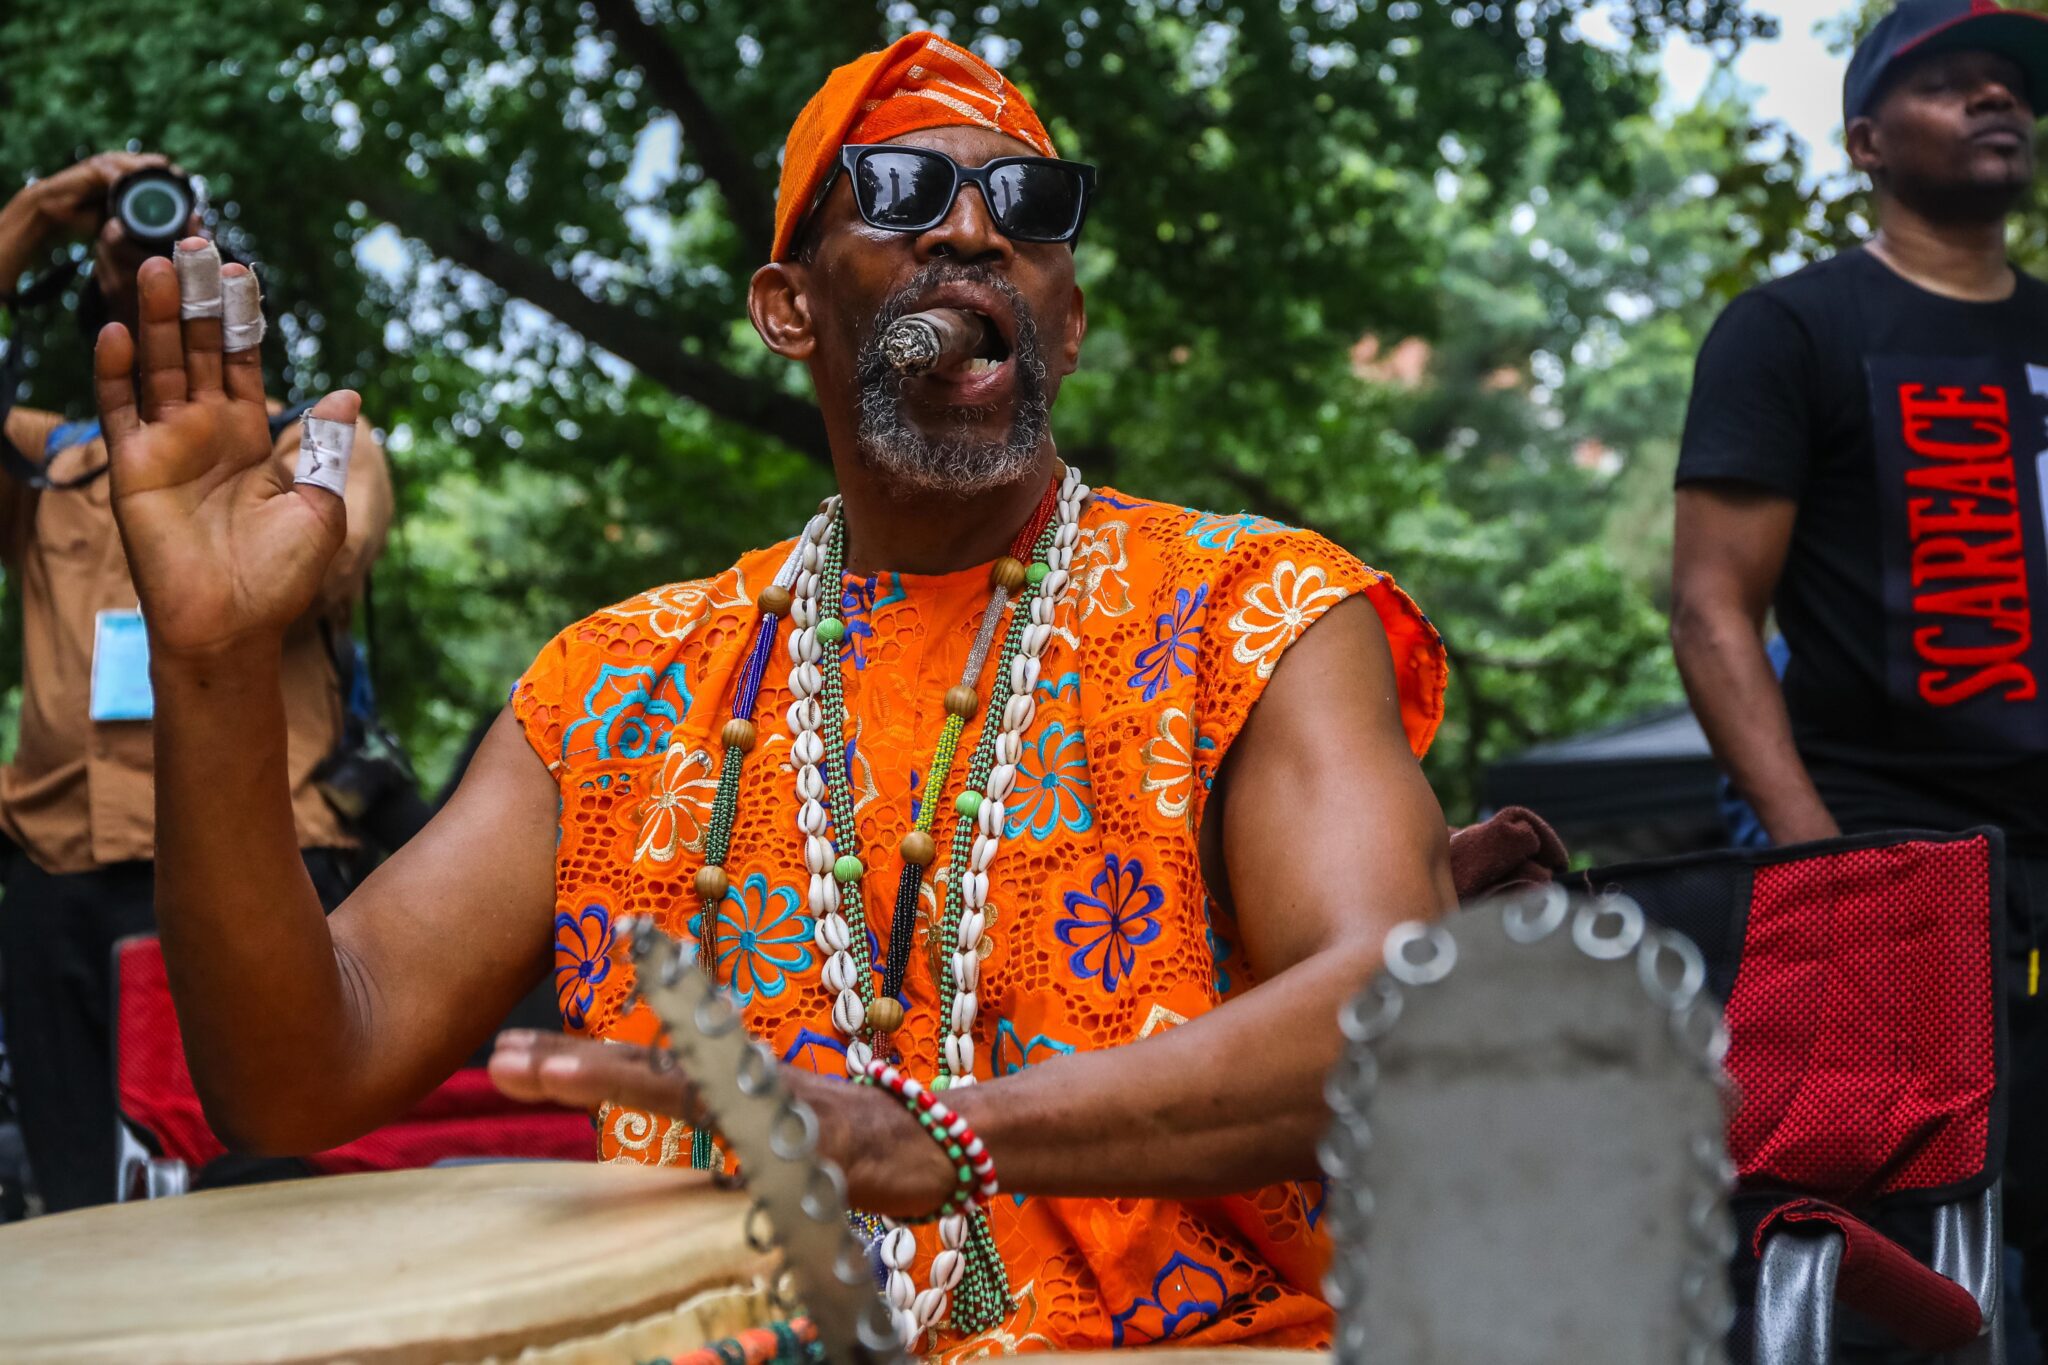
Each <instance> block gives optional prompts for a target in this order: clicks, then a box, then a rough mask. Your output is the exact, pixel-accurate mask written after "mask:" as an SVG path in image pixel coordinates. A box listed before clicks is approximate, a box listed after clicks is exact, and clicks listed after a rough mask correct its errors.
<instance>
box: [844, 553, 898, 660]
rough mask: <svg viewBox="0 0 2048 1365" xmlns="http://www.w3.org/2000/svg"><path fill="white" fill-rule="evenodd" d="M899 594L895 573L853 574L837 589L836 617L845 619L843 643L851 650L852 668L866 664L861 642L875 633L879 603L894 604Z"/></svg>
mask: <svg viewBox="0 0 2048 1365" xmlns="http://www.w3.org/2000/svg"><path fill="white" fill-rule="evenodd" d="M885 579H886V580H887V581H888V585H889V586H888V589H887V591H886V592H885V591H884V590H883V587H882V583H883V580H885ZM903 598H904V592H903V580H902V579H901V578H899V577H897V576H896V575H895V574H875V575H874V576H873V577H870V578H857V579H855V580H853V582H852V583H850V584H849V585H847V587H846V589H845V590H844V591H843V592H841V593H840V596H839V617H840V619H841V620H842V621H844V622H846V647H847V648H848V649H849V650H851V651H852V653H853V667H854V670H855V671H856V672H858V671H860V670H862V669H865V668H866V667H867V666H868V657H867V652H866V651H865V650H864V649H863V648H862V644H863V643H864V642H865V641H868V640H872V639H874V637H875V627H874V618H875V613H876V612H878V611H880V610H881V609H882V608H883V607H888V606H894V605H895V604H896V603H898V602H901V601H902V600H903Z"/></svg>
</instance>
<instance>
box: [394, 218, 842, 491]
mask: <svg viewBox="0 0 2048 1365" xmlns="http://www.w3.org/2000/svg"><path fill="white" fill-rule="evenodd" d="M355 197H356V198H358V199H360V200H362V202H363V203H364V204H366V205H367V206H368V207H369V209H370V211H371V212H373V213H375V214H376V215H377V216H379V217H380V218H384V219H386V220H388V221H389V222H391V223H392V224H394V225H395V226H396V227H397V228H398V229H399V230H400V231H402V232H404V233H405V234H406V235H407V236H410V237H413V238H415V239H417V240H418V241H420V242H423V243H425V245H426V246H427V248H428V249H429V250H431V251H433V252H434V253H435V254H436V255H439V256H443V257H446V258H447V259H448V260H451V261H453V262H455V263H456V264H457V265H460V266H463V267H464V268H466V269H469V270H473V271H475V272H476V273H477V274H479V275H481V276H483V277H484V278H485V279H487V280H489V281H490V282H491V283H492V284H495V285H497V286H498V287H499V288H500V289H503V290H504V291H505V292H506V293H508V294H512V295H515V296H517V297H519V298H522V299H525V300H526V301H527V302H528V303H531V304H533V305H534V306H535V307H536V308H540V309H543V310H544V311H546V312H548V313H550V314H552V315H553V316H554V317H555V319H556V320H557V321H558V322H560V323H562V324H563V325H564V326H566V327H568V328H570V329H571V330H572V331H575V332H577V333H579V334H580V335H581V336H582V337H583V338H584V339H585V340H587V341H589V342H590V343H591V344H592V345H595V346H602V347H603V348H604V349H605V350H607V351H610V352H611V353H612V354H613V355H616V356H617V357H619V359H621V360H623V361H625V362H626V363H627V364H629V365H631V366H633V367H634V368H635V369H637V370H639V371H640V372H641V373H642V374H644V375H646V376H647V377H648V378H649V379H652V380H653V381H654V382H655V383H657V384H660V385H661V386H662V387H664V388H666V389H668V390H669V391H670V392H672V393H674V394H676V395H677V396H678V397H680V398H687V399H689V400H690V401H692V402H694V403H697V404H699V405H700V406H702V407H703V408H704V409H705V410H706V411H707V412H710V413H712V414H714V415H715V416H718V417H723V418H725V419H726V420H728V421H731V422H737V423H739V424H740V425H742V426H747V427H751V428H753V429H754V430H755V431H758V432H760V433H762V434H763V435H766V436H771V437H773V438H774V439H776V440H778V441H781V442H782V443H783V444H784V445H787V446H789V447H790V448H791V449H793V450H796V451H798V452H800V453H802V454H804V455H807V456H809V457H810V458H811V459H813V460H816V461H817V462H818V463H820V464H823V465H825V466H826V467H828V468H829V467H830V466H831V463H832V452H831V447H830V446H829V445H828V444H827V442H826V440H825V423H824V419H823V418H822V417H820V416H819V415H818V410H817V409H816V408H815V407H813V406H812V405H810V404H809V403H806V402H804V401H802V400H801V399H798V398H794V397H792V396H791V395H790V394H788V393H787V392H785V391H784V390H782V389H781V388H779V387H777V386H776V385H774V384H771V383H769V382H768V381H766V380H763V379H757V378H754V377H752V376H750V375H743V374H739V373H737V372H735V371H733V370H731V369H728V368H727V367H725V366H724V365H721V364H719V363H718V362H716V361H713V360H706V359H705V358H703V357H702V356H695V355H691V354H690V353H689V352H687V351H685V350H684V349H683V348H682V347H681V346H680V345H679V344H678V340H677V337H676V334H675V329H674V328H673V327H672V326H667V325H664V324H663V323H661V322H660V321H658V320H657V319H654V318H647V317H642V316H640V315H639V314H638V313H635V312H634V311H633V310H631V309H630V308H624V307H621V306H620V305H618V304H614V303H606V302H604V301H602V300H600V299H594V298H592V297H590V295H588V294H586V293H584V292H583V291H582V290H581V289H579V288H577V287H576V285H575V284H574V283H572V282H570V281H569V280H565V279H563V278H562V277H561V276H559V275H557V274H556V273H555V272H554V271H553V270H552V269H550V268H549V266H548V265H547V264H546V262H543V261H538V260H535V259H533V258H532V257H530V256H526V255H523V254H521V253H520V252H517V251H514V250H513V249H512V248H511V247H508V246H506V245H505V244H504V243H503V242H499V241H495V240H493V239H492V238H490V237H489V236H487V235H485V234H484V233H483V232H482V231H480V230H479V229H478V228H476V227H475V226H474V225H472V224H469V223H464V222H461V221H459V220H457V219H454V218H452V217H450V216H449V215H447V214H445V213H443V212H441V211H440V210H439V209H438V208H437V207H436V205H435V204H434V202H433V201H432V200H430V199H428V198H427V197H426V196H424V195H419V194H415V193H412V192H410V191H406V190H396V189H390V188H378V189H364V188H362V187H361V186H358V187H356V190H355Z"/></svg>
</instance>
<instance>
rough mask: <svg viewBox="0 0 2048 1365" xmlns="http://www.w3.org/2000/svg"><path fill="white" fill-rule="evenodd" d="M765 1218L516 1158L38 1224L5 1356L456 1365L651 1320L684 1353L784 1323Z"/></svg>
mask: <svg viewBox="0 0 2048 1365" xmlns="http://www.w3.org/2000/svg"><path fill="white" fill-rule="evenodd" d="M746 1209H747V1201H746V1197H745V1196H744V1195H742V1194H739V1193H736V1192H729V1191H722V1190H718V1189H715V1188H713V1187H712V1185H711V1184H710V1182H709V1178H708V1177H707V1176H706V1175H705V1174H703V1173H701V1172H695V1171H674V1170H646V1169H642V1168H638V1167H633V1168H627V1167H621V1166H600V1165H595V1164H592V1165H584V1164H581V1163H556V1162H517V1163H507V1164H498V1165H480V1166H463V1167H452V1168H443V1169H436V1170H421V1171H394V1172H380V1173H378V1174H374V1175H347V1176H335V1177H328V1178H323V1179H316V1180H299V1181H291V1182H288V1183H284V1184H276V1185H257V1186H249V1187H246V1188H242V1189H229V1190H217V1191H211V1192H208V1193H204V1194H192V1195H184V1196H181V1197H178V1198H174V1199H163V1200H158V1201H154V1202H151V1203H146V1204H124V1205H113V1206H109V1207H105V1208H97V1209H89V1210H85V1211H82V1212H79V1213H70V1214H62V1215H58V1216H55V1217H49V1218H38V1219H32V1220H30V1221H28V1222H26V1223H20V1224H15V1225H12V1226H9V1227H7V1228H4V1229H0V1305H5V1309H4V1311H0V1360H6V1361H10V1362H14V1363H15V1365H30V1363H31V1362H35V1363H37V1365H41V1363H42V1362H51V1363H52V1365H54V1362H58V1361H63V1362H65V1365H93V1363H95V1362H109V1363H111V1362H123V1363H124V1365H127V1363H129V1362H134V1361H143V1360H146V1361H151V1362H154V1363H155V1365H230V1363H231V1362H245V1361H246V1362H257V1361H261V1362H285V1361H328V1360H350V1361H363V1362H371V1361H374V1362H378V1365H399V1363H403V1365H413V1363H414V1362H419V1363H420V1365H427V1363H429V1362H431V1363H432V1365H443V1363H444V1362H454V1361H464V1362H467V1361H482V1360H487V1359H490V1358H492V1357H495V1356H506V1357H510V1356H517V1355H518V1354H519V1353H520V1352H521V1351H522V1350H524V1349H527V1348H531V1347H554V1346H560V1345H562V1344H563V1343H572V1342H579V1341H587V1340H588V1339H591V1338H597V1337H605V1336H606V1335H607V1334H612V1335H613V1336H615V1337H623V1336H627V1335H633V1336H636V1337H638V1336H640V1335H643V1334H637V1333H634V1332H633V1331H632V1328H633V1325H634V1324H645V1323H646V1321H647V1320H649V1319H658V1320H660V1322H659V1323H657V1324H656V1325H658V1326H663V1327H664V1329H665V1330H662V1331H660V1332H659V1333H658V1334H657V1335H659V1336H661V1337H662V1338H664V1345H663V1347H662V1349H661V1351H660V1352H659V1353H664V1354H665V1353H669V1352H680V1351H683V1350H688V1349H691V1348H692V1347H695V1346H698V1345H701V1344H703V1343H704V1341H706V1340H711V1339H715V1338H717V1337H719V1336H723V1335H727V1334H729V1333H731V1332H734V1331H738V1330H741V1329H743V1328H746V1327H750V1326H759V1325H760V1324H761V1323H762V1322H763V1321H765V1320H766V1317H767V1314H768V1310H767V1307H766V1299H767V1295H766V1286H767V1283H768V1280H769V1278H770V1276H771V1275H772V1272H773V1268H774V1259H773V1257H772V1256H762V1255H760V1254H758V1253H755V1252H752V1251H749V1250H748V1249H747V1244H746V1238H745V1233H744V1220H745V1216H746ZM679 1308H680V1309H682V1310H683V1311H682V1312H681V1313H678V1311H677V1310H678V1309H679ZM622 1329H623V1330H622ZM693 1338H694V1339H693ZM639 1344H640V1343H639V1340H637V1339H636V1340H634V1341H633V1342H632V1344H631V1345H625V1344H624V1342H623V1341H621V1345H622V1348H623V1349H622V1350H621V1351H620V1353H619V1355H618V1357H617V1358H621V1359H627V1360H630V1359H633V1358H634V1357H635V1355H641V1356H643V1357H644V1356H645V1355H646V1354H648V1353H647V1352H645V1351H642V1350H639V1349H638V1347H639ZM562 1357H563V1358H565V1359H579V1360H601V1359H606V1358H607V1355H606V1354H605V1353H603V1352H592V1351H590V1350H587V1349H582V1348H573V1347H572V1348H565V1350H564V1351H563V1353H562Z"/></svg>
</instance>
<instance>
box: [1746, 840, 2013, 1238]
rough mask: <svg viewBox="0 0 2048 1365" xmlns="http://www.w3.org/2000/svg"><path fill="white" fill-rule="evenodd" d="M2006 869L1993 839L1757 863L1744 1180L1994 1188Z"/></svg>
mask: <svg viewBox="0 0 2048 1365" xmlns="http://www.w3.org/2000/svg"><path fill="white" fill-rule="evenodd" d="M1991 862H1992V860H1991V846H1990V840H1989V839H1987V838H1985V837H1984V836H1981V835H1980V836H1977V837H1975V838H1969V839H1960V840H1940V841H1936V840H1909V841H1902V842H1896V843H1891V844H1887V845H1884V846H1879V847H1867V848H1857V849H1850V850H1845V851H1842V852H1836V853H1829V854H1824V855H1821V856H1815V857H1804V858H1797V859H1794V860H1790V861H1784V862H1779V863H1775V864H1771V865H1766V866H1761V867H1758V868H1757V869H1756V876H1755V882H1754V889H1753V893H1752V896H1751V901H1750V908H1749V919H1748V925H1747V927H1746V930H1745V933H1744V941H1743V949H1742V959H1741V966H1740V969H1739V970H1738V971H1737V973H1736V977H1735V984H1734V989H1733V991H1732V992H1731V993H1730V996H1729V1000H1728V1009H1727V1023H1728V1033H1729V1039H1730V1046H1729V1050H1728V1059H1727V1067H1728V1074H1729V1075H1730V1076H1732V1077H1734V1078H1735V1081H1736V1083H1737V1085H1738V1086H1739V1087H1740V1088H1741V1093H1742V1104H1741V1107H1740V1108H1739V1109H1738V1110H1737V1111H1736V1114H1735V1116H1734V1120H1733V1122H1732V1123H1731V1124H1730V1126H1729V1132H1728V1146H1729V1155H1730V1156H1731V1157H1732V1158H1733V1159H1734V1161H1735V1163H1736V1168H1737V1170H1738V1171H1739V1172H1740V1176H1741V1180H1742V1183H1743V1184H1745V1185H1751V1186H1754V1185H1758V1184H1764V1185H1770V1186H1779V1187H1790V1188H1793V1189H1799V1190H1806V1191H1810V1192H1812V1193H1814V1194H1816V1195H1820V1196H1822V1197H1825V1198H1828V1199H1831V1200H1834V1201H1836V1202H1840V1203H1846V1204H1850V1205H1861V1204H1862V1203H1863V1202H1864V1201H1866V1200H1869V1199H1874V1198H1877V1197H1880V1196H1883V1195H1887V1194H1895V1193H1899V1192H1901V1191H1908V1190H1922V1191H1926V1190H1941V1189H1947V1188H1951V1187H1966V1186H1968V1185H1969V1184H1970V1183H1971V1182H1973V1181H1974V1182H1977V1183H1978V1184H1980V1185H1981V1183H1982V1179H1983V1178H1984V1176H1985V1172H1986V1169H1987V1165H1988V1163H1989V1162H1990V1160H1991V1145H1990V1144H1991V1140H1992V1128H1993V1124H1992V1114H1993V1103H1994V1099H1995V1097H1996V1090H1997V1018H1996V1013H1995V1011H1996V1008H1997V1006H1996V997H1995V990H1996V986H1995V979H1994V975H1993V968H1994V962H1993V943H1994V934H1995V927H1994V921H1993V919H1992V911H1993V907H1992V902H1991Z"/></svg>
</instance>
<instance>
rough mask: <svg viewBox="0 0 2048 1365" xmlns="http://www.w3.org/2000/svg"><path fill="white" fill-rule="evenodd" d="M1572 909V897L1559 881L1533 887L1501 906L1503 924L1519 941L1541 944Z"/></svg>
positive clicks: (1513, 937) (1511, 935) (1508, 933)
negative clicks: (1566, 892)
mask: <svg viewBox="0 0 2048 1365" xmlns="http://www.w3.org/2000/svg"><path fill="white" fill-rule="evenodd" d="M1570 912H1571V897H1570V896H1568V895H1566V894H1565V889H1564V888H1563V887H1561V886H1559V885H1558V884H1557V883H1555V882H1551V883H1549V884H1548V885H1546V886H1540V887H1532V888H1530V889H1529V890H1527V891H1524V892H1522V893H1521V894H1519V895H1516V896H1515V897H1514V898H1513V899H1511V900H1510V901H1509V902H1508V903H1507V904H1506V905H1504V906H1502V907H1501V912H1500V927H1501V928H1502V929H1503V930H1504V931H1505V932H1506V933H1507V936H1508V937H1509V938H1511V939H1513V940H1514V941H1515V942H1517V943H1538V942H1541V941H1542V940H1543V939H1546V938H1549V937H1550V936H1551V935H1552V934H1554V933H1556V932H1557V930H1558V928H1559V926H1561V925H1562V924H1563V923H1564V920H1565V916H1566V915H1567V914H1569V913H1570Z"/></svg>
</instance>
